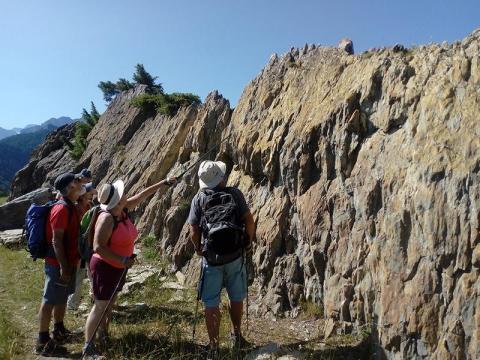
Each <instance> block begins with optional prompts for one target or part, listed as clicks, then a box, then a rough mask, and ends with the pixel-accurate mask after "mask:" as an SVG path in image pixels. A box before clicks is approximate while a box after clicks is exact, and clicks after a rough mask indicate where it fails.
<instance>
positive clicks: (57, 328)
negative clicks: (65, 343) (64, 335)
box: [53, 321, 65, 332]
mask: <svg viewBox="0 0 480 360" xmlns="http://www.w3.org/2000/svg"><path fill="white" fill-rule="evenodd" d="M53 331H61V332H63V331H65V325H63V321H60V322H58V323H55V324H54V325H53Z"/></svg>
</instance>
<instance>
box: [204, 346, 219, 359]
mask: <svg viewBox="0 0 480 360" xmlns="http://www.w3.org/2000/svg"><path fill="white" fill-rule="evenodd" d="M218 359H220V351H219V349H218V346H215V347H213V346H210V345H208V346H207V347H206V348H205V360H218Z"/></svg>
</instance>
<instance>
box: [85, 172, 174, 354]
mask: <svg viewBox="0 0 480 360" xmlns="http://www.w3.org/2000/svg"><path fill="white" fill-rule="evenodd" d="M175 182H176V178H167V179H165V180H162V181H160V182H158V183H156V184H155V185H152V186H150V187H148V188H146V189H145V190H143V191H142V192H140V193H138V194H137V195H135V196H132V197H130V198H127V197H126V196H125V194H124V183H123V181H122V180H117V181H115V182H114V183H113V184H104V185H103V186H102V187H101V188H100V191H99V192H98V201H99V202H100V204H101V205H100V208H101V212H100V213H99V214H98V217H97V219H96V222H95V233H94V238H93V250H94V254H93V256H92V258H91V260H90V272H91V276H92V285H93V294H94V297H95V304H94V306H93V308H92V310H91V312H90V314H89V315H88V318H87V323H86V325H85V345H84V348H83V353H84V354H85V355H87V356H89V357H90V358H100V355H99V354H98V352H97V350H96V348H95V346H94V345H93V343H92V342H90V340H93V339H92V337H93V336H94V335H95V331H96V330H97V326H98V325H99V323H100V320H102V321H101V323H100V327H99V328H98V330H99V334H98V335H99V337H100V338H105V337H108V326H109V323H110V317H111V311H112V307H113V304H114V303H115V300H116V297H117V293H115V290H116V289H117V292H118V291H121V290H122V287H123V285H124V283H125V277H126V272H127V269H129V268H131V267H132V266H133V264H134V263H135V260H134V257H133V256H132V255H133V250H134V243H135V239H136V238H137V234H138V233H137V229H136V227H135V225H133V223H132V221H131V220H130V218H129V216H128V211H130V210H133V209H135V207H136V206H137V205H138V204H140V203H141V202H143V201H144V200H145V199H147V198H148V197H149V196H151V195H153V194H154V193H155V192H156V191H157V190H158V189H159V188H160V187H161V186H162V185H171V184H173V183H175ZM117 286H118V287H117ZM110 299H112V301H111V302H110ZM109 302H110V304H109ZM107 306H108V308H107ZM104 312H106V316H105V317H103V318H102V316H103V315H104Z"/></svg>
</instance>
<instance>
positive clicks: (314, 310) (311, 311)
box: [300, 301, 323, 319]
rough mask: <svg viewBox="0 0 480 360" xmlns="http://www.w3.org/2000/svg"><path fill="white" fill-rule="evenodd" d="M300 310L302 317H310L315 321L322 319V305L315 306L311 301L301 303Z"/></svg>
mask: <svg viewBox="0 0 480 360" xmlns="http://www.w3.org/2000/svg"><path fill="white" fill-rule="evenodd" d="M300 307H301V308H302V313H303V314H302V315H303V316H304V317H307V318H308V317H312V318H315V319H322V318H323V307H322V305H319V304H316V303H314V302H312V301H303V302H302V303H301V304H300Z"/></svg>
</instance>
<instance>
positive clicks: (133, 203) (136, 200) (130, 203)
mask: <svg viewBox="0 0 480 360" xmlns="http://www.w3.org/2000/svg"><path fill="white" fill-rule="evenodd" d="M176 181H177V179H176V178H174V177H172V178H166V179H164V180H162V181H160V182H158V183H156V184H154V185H152V186H149V187H148V188H146V189H145V190H143V191H141V192H140V193H138V194H136V195H134V196H132V197H131V198H129V199H128V200H127V204H126V207H127V209H128V210H133V209H135V208H136V207H137V205H138V204H140V203H141V202H143V201H144V200H145V199H146V198H148V197H149V196H151V195H153V194H154V193H155V192H156V191H157V190H158V189H159V188H160V187H161V186H162V185H171V184H174V183H175V182H176Z"/></svg>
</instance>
